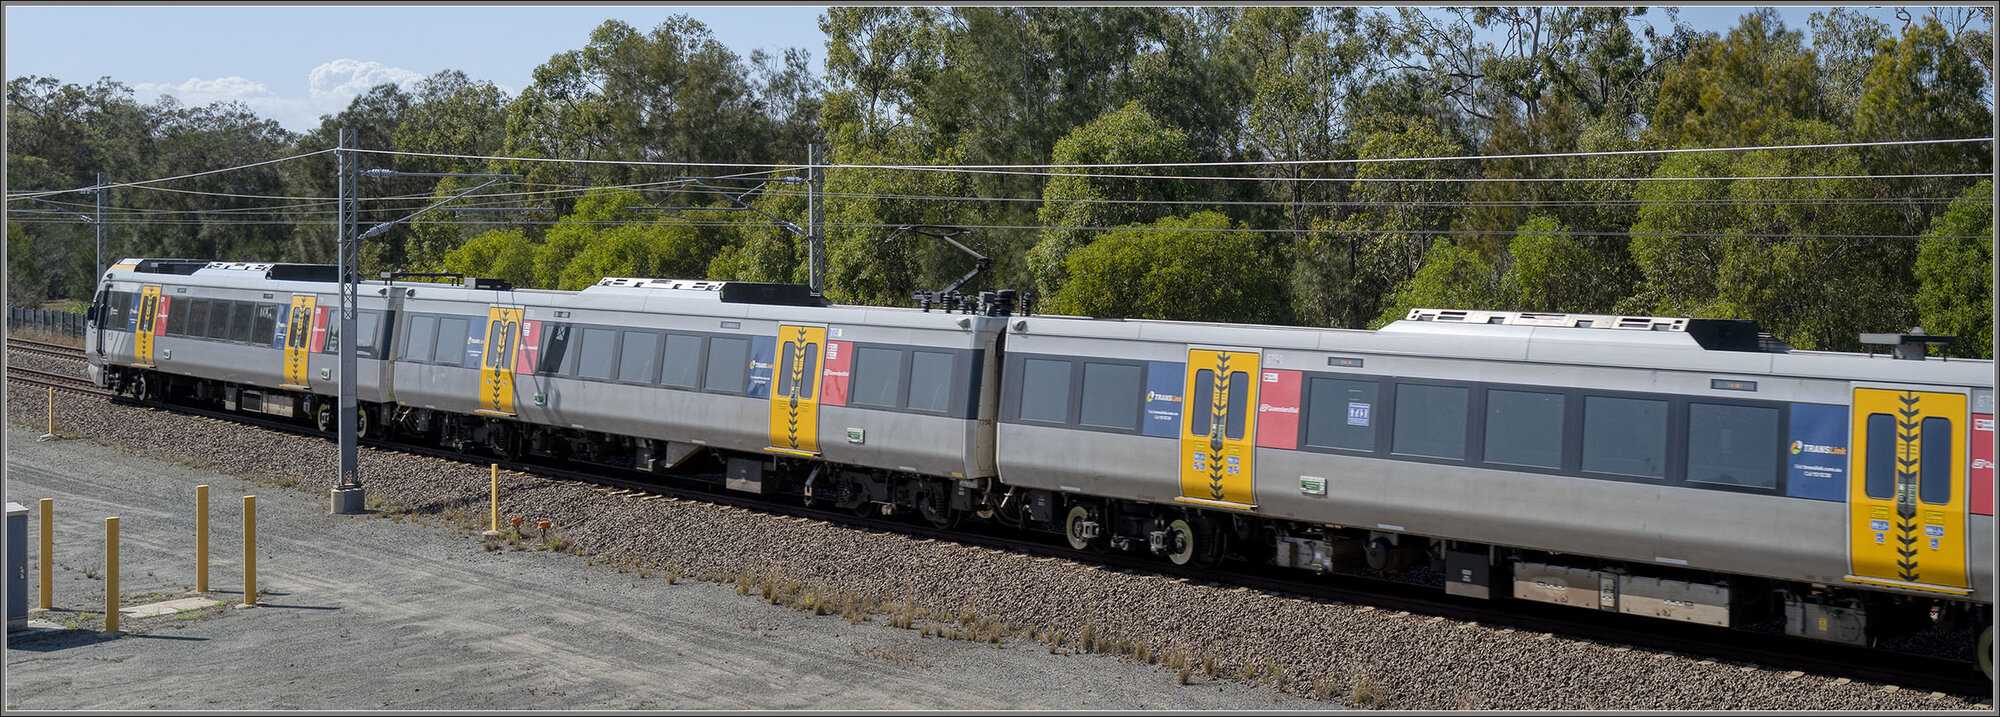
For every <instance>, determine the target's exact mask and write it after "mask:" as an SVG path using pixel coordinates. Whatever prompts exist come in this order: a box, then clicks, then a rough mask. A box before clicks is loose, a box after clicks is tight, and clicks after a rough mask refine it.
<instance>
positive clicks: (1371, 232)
mask: <svg viewBox="0 0 2000 717" xmlns="http://www.w3.org/2000/svg"><path fill="white" fill-rule="evenodd" d="M21 221H22V222H23V223H35V224H72V223H73V222H65V221H63V220H58V219H40V218H37V219H27V220H21ZM111 223H116V224H140V223H150V224H171V225H198V224H210V223H220V224H245V225H276V224H297V223H298V222H294V221H290V220H278V219H268V220H266V219H258V220H227V221H222V222H204V221H201V220H192V219H169V220H165V221H147V222H141V221H137V220H134V221H113V222H111ZM633 223H634V222H631V221H619V220H584V221H495V220H416V221H411V222H409V224H412V225H482V226H483V225H496V226H521V225H538V226H550V225H572V226H632V225H633ZM661 225H662V226H692V227H748V228H773V229H775V228H779V227H781V226H782V225H780V224H777V223H775V222H757V221H743V222H728V221H705V220H702V221H697V220H682V221H675V222H672V223H670V224H669V223H665V222H662V223H661ZM826 225H827V226H829V227H843V228H850V229H897V228H901V227H903V226H907V225H905V224H880V223H870V222H827V223H826ZM954 226H957V227H961V228H964V229H985V230H996V231H1044V230H1067V231H1096V232H1153V233H1216V234H1279V235H1306V234H1333V235H1367V236H1386V235H1410V236H1514V235H1520V234H1534V235H1543V236H1573V237H1641V236H1659V237H1684V238H1697V239H1702V238H1705V239H1902V240H1934V239H1988V238H1990V237H1988V236H1985V235H1961V234H1918V235H1905V234H1771V233H1736V232H1644V231H1557V232H1546V231H1526V232H1523V231H1518V230H1514V229H1421V228H1417V229H1351V228H1340V227H1322V228H1310V229H1285V228H1253V227H1240V228H1239V227H1229V228H1204V227H1191V228H1174V227H1148V226H1104V227H1098V226H1044V225H1004V224H987V225H979V224H964V225H954Z"/></svg>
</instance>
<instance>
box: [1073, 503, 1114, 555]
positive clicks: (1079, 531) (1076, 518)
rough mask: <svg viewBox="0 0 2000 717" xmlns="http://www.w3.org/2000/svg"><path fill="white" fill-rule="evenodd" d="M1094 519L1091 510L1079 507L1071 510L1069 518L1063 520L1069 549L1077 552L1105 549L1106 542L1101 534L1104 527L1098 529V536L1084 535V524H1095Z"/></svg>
mask: <svg viewBox="0 0 2000 717" xmlns="http://www.w3.org/2000/svg"><path fill="white" fill-rule="evenodd" d="M1094 519H1095V516H1093V515H1091V511H1090V509H1089V508H1085V507H1083V506H1080V505H1078V506H1072V507H1071V508H1070V509H1069V517H1068V518H1066V519H1064V520H1063V535H1064V536H1065V537H1068V538H1069V547H1072V548H1076V549H1077V550H1098V549H1100V548H1102V547H1103V545H1104V543H1105V541H1104V535H1103V533H1102V532H1101V531H1102V530H1103V528H1102V527H1099V528H1098V530H1099V531H1100V532H1099V533H1098V534H1097V535H1092V536H1085V535H1084V534H1083V529H1084V528H1083V524H1084V523H1088V522H1093V521H1094Z"/></svg>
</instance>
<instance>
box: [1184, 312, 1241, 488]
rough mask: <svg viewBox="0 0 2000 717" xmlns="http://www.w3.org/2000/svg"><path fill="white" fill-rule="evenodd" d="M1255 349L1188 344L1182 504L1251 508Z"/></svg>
mask: <svg viewBox="0 0 2000 717" xmlns="http://www.w3.org/2000/svg"><path fill="white" fill-rule="evenodd" d="M1260 359H1261V357H1260V356H1259V355H1258V353H1257V352H1255V351H1236V350H1229V349H1188V362H1187V367H1188V368H1187V393H1185V394H1183V395H1185V396H1186V399H1185V400H1184V401H1183V402H1182V403H1181V405H1182V409H1181V410H1182V416H1181V425H1182V426H1185V428H1183V429H1182V430H1181V497H1180V498H1177V499H1176V500H1179V501H1181V502H1184V503H1197V504H1201V505H1206V506H1213V507H1218V508H1237V509H1253V508H1256V507H1257V506H1256V498H1255V497H1254V496H1253V494H1252V493H1251V490H1250V479H1251V469H1252V467H1253V466H1252V461H1251V459H1252V458H1253V457H1254V455H1255V452H1256V445H1257V425H1256V424H1257V409H1256V406H1257V384H1258V380H1257V379H1258V375H1257V374H1258V371H1259V370H1260V366H1259V361H1260Z"/></svg>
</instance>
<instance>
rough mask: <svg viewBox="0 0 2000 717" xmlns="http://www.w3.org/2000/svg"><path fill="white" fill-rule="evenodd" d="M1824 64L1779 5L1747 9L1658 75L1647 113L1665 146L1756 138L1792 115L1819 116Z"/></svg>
mask: <svg viewBox="0 0 2000 717" xmlns="http://www.w3.org/2000/svg"><path fill="white" fill-rule="evenodd" d="M1823 113H1824V104H1823V102H1822V100H1821V97H1820V94H1819V68H1818V65H1817V62H1816V61H1815V59H1814V57H1813V54H1812V52H1811V51H1810V50H1807V49H1805V47H1804V39H1803V35H1802V34H1801V33H1799V32H1798V31H1795V30H1786V29H1785V24H1784V22H1783V21H1782V20H1779V19H1778V14H1777V11H1776V10H1772V9H1770V8H1763V9H1760V10H1758V11H1756V12H1753V13H1751V14H1748V15H1744V16H1743V19H1742V22H1741V24H1739V25H1737V26H1736V28H1735V29H1733V30H1730V31H1729V34H1728V36H1727V37H1717V36H1716V35H1713V34H1710V35H1706V36H1703V37H1701V38H1699V39H1697V40H1695V42H1694V47H1693V48H1692V49H1690V50H1689V52H1688V54H1687V57H1686V58H1685V59H1682V60H1681V61H1679V62H1678V63H1676V64H1675V65H1674V66H1673V68H1671V69H1669V70H1667V72H1666V74H1665V75H1664V76H1663V77H1662V78H1661V82H1660V92H1659V101H1658V102H1657V103H1656V104H1655V105H1654V106H1653V112H1652V115H1651V116H1650V119H1651V122H1652V127H1651V130H1650V131H1651V132H1653V133H1654V134H1655V135H1656V136H1657V137H1658V141H1659V144H1660V145H1661V146H1666V147H1703V146H1707V147H1734V146H1742V145H1748V144H1754V140H1756V139H1757V138H1759V137H1762V136H1764V135H1765V134H1766V133H1768V132H1770V131H1772V129H1773V128H1774V127H1776V126H1777V125H1778V124H1779V123H1781V122H1783V121H1785V120H1787V119H1819V118H1820V117H1822V116H1823Z"/></svg>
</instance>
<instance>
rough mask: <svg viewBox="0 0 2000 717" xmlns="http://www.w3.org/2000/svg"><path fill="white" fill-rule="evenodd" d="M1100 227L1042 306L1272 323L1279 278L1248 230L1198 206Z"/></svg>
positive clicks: (1276, 317) (1278, 310)
mask: <svg viewBox="0 0 2000 717" xmlns="http://www.w3.org/2000/svg"><path fill="white" fill-rule="evenodd" d="M1133 226H1134V227H1135V228H1141V229H1144V230H1145V231H1119V232H1106V236H1104V237H1102V238H1100V239H1098V240H1096V241H1094V242H1091V243H1090V245H1089V246H1085V247H1083V248H1081V249H1078V250H1077V251H1076V252H1074V253H1072V254H1070V256H1069V258H1068V264H1069V265H1068V267H1067V268H1068V270H1069V277H1070V280H1069V281H1068V282H1067V283H1065V284H1064V285H1063V288H1062V289H1061V290H1060V291H1058V292H1057V293H1055V294H1053V295H1051V296H1050V298H1049V303H1048V304H1047V306H1046V309H1045V310H1046V311H1047V312H1048V313H1056V314H1073V315H1079V316H1095V317H1100V318H1141V319H1173V320H1180V321H1240V322H1249V323H1276V322H1279V321H1282V320H1283V318H1284V316H1283V313H1284V300H1283V294H1282V292H1283V285H1282V284H1281V283H1280V282H1279V281H1278V279H1277V278H1276V277H1275V276H1274V275H1272V273H1271V272H1269V271H1268V270H1267V269H1266V266H1267V262H1268V259H1267V258H1266V257H1265V256H1264V255H1263V253H1262V251H1261V250H1260V249H1259V247H1258V244H1257V240H1256V238H1255V237H1253V236H1251V235H1250V234H1247V233H1244V232H1240V231H1232V230H1233V229H1236V228H1237V227H1235V226H1233V225H1232V224H1231V222H1230V221H1229V218H1228V217H1225V216H1223V215H1221V214H1218V213H1215V212H1200V213H1197V214H1193V215H1190V216H1186V217H1167V218H1164V219H1161V220H1159V221H1157V222H1153V223H1150V224H1138V225H1133Z"/></svg>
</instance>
